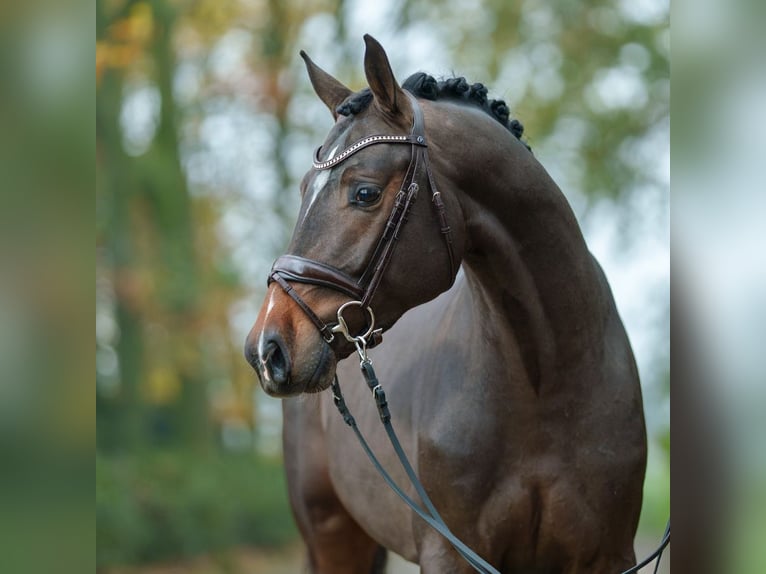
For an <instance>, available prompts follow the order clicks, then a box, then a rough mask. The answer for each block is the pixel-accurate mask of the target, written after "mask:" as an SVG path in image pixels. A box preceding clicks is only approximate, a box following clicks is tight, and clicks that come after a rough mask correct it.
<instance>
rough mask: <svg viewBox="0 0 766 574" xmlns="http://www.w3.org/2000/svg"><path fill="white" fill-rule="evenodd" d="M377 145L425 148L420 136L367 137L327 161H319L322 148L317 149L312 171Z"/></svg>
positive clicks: (328, 167) (329, 165) (336, 163)
mask: <svg viewBox="0 0 766 574" xmlns="http://www.w3.org/2000/svg"><path fill="white" fill-rule="evenodd" d="M378 143H403V144H410V145H419V146H423V147H426V140H425V138H424V137H423V136H422V135H413V134H410V135H407V136H380V135H376V136H367V137H366V138H363V139H360V140H359V141H358V142H355V143H353V144H351V145H350V146H348V147H347V148H346V149H344V150H343V151H342V152H340V153H339V154H338V155H336V156H335V157H333V158H330V159H328V160H327V161H319V151H320V150H321V149H322V148H321V147H318V148H317V150H316V151H315V152H314V162H313V165H314V169H330V168H331V167H334V166H336V165H338V164H339V163H340V162H342V161H344V160H346V159H348V158H349V157H350V156H351V155H353V154H355V153H356V152H358V151H359V150H360V149H363V148H366V147H367V146H370V145H373V144H378Z"/></svg>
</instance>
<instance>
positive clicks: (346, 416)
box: [268, 92, 670, 574]
mask: <svg viewBox="0 0 766 574" xmlns="http://www.w3.org/2000/svg"><path fill="white" fill-rule="evenodd" d="M405 93H406V94H407V96H408V98H409V99H410V102H411V103H412V109H413V115H414V117H413V122H412V130H411V131H410V133H409V135H371V136H367V137H365V138H362V139H361V140H358V141H357V142H355V143H353V144H351V145H350V146H349V147H347V148H346V149H345V150H343V151H342V152H341V153H339V154H338V155H336V156H334V157H331V158H329V159H327V160H325V161H321V160H320V158H319V153H320V151H321V147H320V148H317V150H316V152H315V153H314V161H313V167H314V169H316V170H320V171H321V170H328V169H332V168H333V167H335V166H337V165H338V164H340V163H342V162H343V161H345V160H346V159H348V158H349V157H351V156H352V155H353V154H355V153H357V152H358V151H360V150H362V149H364V148H366V147H369V146H371V145H378V144H405V145H409V146H411V148H412V155H411V158H410V164H409V166H408V168H407V171H406V172H405V175H404V179H403V180H402V184H401V186H400V188H399V192H398V193H397V194H396V198H395V200H394V206H393V208H392V210H391V213H390V215H389V216H388V219H387V221H386V225H385V227H384V229H383V233H382V235H381V237H380V239H379V240H378V244H377V246H376V247H375V250H374V251H373V254H372V257H371V258H370V261H369V262H368V264H367V268H366V269H365V271H364V272H363V273H362V275H361V276H360V277H359V278H358V279H355V278H353V277H351V276H350V275H348V274H347V273H345V272H344V271H341V270H340V269H338V268H336V267H333V266H332V265H328V264H326V263H322V262H319V261H314V260H312V259H307V258H305V257H300V256H298V255H289V254H288V255H282V256H281V257H279V258H278V259H277V260H276V261H275V262H274V265H273V266H272V268H271V272H270V273H269V278H268V284H269V285H270V284H271V283H272V282H275V283H277V285H279V286H280V287H281V288H282V289H283V290H284V292H285V293H286V294H287V295H289V296H290V297H291V298H292V299H293V301H295V303H296V304H297V305H298V306H299V307H300V308H301V309H302V310H303V312H304V313H305V314H306V316H307V317H308V318H309V319H310V320H311V322H312V323H314V325H315V326H316V328H317V329H318V330H319V332H320V333H321V335H322V338H323V339H324V340H325V341H326V342H327V343H328V344H330V343H332V342H333V341H334V340H335V335H336V334H338V333H340V334H342V335H343V336H344V337H345V338H346V340H348V341H349V342H351V343H353V344H354V345H355V347H356V350H357V353H358V354H359V357H360V359H361V361H360V363H359V367H360V369H361V371H362V375H363V377H364V379H365V382H366V383H367V386H368V387H369V389H370V391H371V392H372V396H373V398H374V400H375V404H376V406H377V409H378V414H379V416H380V420H381V422H382V423H383V427H384V429H385V431H386V434H387V435H388V438H389V440H390V441H391V445H392V446H393V448H394V451H395V452H396V455H397V457H398V458H399V462H400V463H401V465H402V467H403V468H404V471H405V473H406V474H407V478H408V479H409V481H410V483H411V484H412V486H413V487H414V489H415V491H416V493H417V495H418V497H419V498H420V500H421V502H422V504H423V506H421V505H420V504H418V503H417V502H416V501H415V500H413V499H412V498H411V497H410V496H409V495H407V493H406V492H404V490H403V489H402V488H401V487H400V486H399V485H398V484H396V482H394V480H393V479H392V478H391V475H390V474H389V473H388V472H387V471H386V470H385V468H384V467H383V465H382V464H381V463H380V462H379V460H378V459H377V457H376V456H375V454H374V453H373V452H372V449H371V448H370V446H369V445H368V444H367V441H366V440H365V439H364V437H363V436H362V433H361V431H360V430H359V428H358V426H357V424H356V420H355V419H354V417H353V415H352V414H351V412H350V411H349V409H348V406H347V405H346V401H345V399H344V398H343V394H342V392H341V388H340V384H339V383H338V377H337V375H336V376H335V379H334V381H333V384H332V393H333V401H334V402H335V406H336V407H337V409H338V411H339V412H340V414H341V416H342V417H343V420H344V422H345V423H346V424H347V425H348V426H349V427H351V429H352V430H353V431H354V434H355V435H356V437H357V439H358V440H359V443H360V444H361V446H362V449H363V450H364V451H365V453H366V454H367V456H368V457H369V459H370V461H371V462H372V464H373V466H374V467H375V468H376V469H377V471H378V472H379V473H380V475H381V476H382V477H383V479H384V480H385V482H386V483H387V484H388V486H389V487H390V488H391V489H392V490H393V491H394V492H395V493H396V494H397V495H398V496H399V498H401V499H402V500H403V501H404V502H405V503H406V504H407V506H409V507H410V508H411V509H412V510H413V511H414V512H415V513H416V514H417V515H418V516H420V518H422V519H423V520H424V521H425V522H426V523H427V524H428V525H429V526H430V527H431V528H433V529H434V530H436V531H437V532H439V533H440V534H441V535H442V536H444V537H445V538H446V539H447V540H448V541H449V542H450V544H452V546H453V547H454V548H455V550H456V551H457V552H458V553H459V554H460V555H461V556H462V557H463V558H464V559H465V560H466V561H467V562H468V563H469V564H470V565H471V566H472V567H473V569H474V570H476V571H477V572H481V573H483V574H499V572H498V570H497V569H495V568H494V567H493V566H492V565H491V564H489V563H488V562H487V561H486V560H484V559H483V558H482V557H481V556H479V555H478V554H477V553H476V552H475V551H473V550H472V549H471V548H469V547H468V546H467V545H466V544H465V543H464V542H462V541H461V540H460V539H459V538H458V537H457V536H455V535H454V534H453V533H452V532H451V531H450V529H449V527H448V526H447V524H446V523H445V522H444V520H443V519H442V517H441V516H440V515H439V512H438V511H437V510H436V508H435V506H434V505H433V503H432V502H431V499H430V497H429V496H428V494H427V493H426V491H425V489H424V488H423V485H422V483H421V482H420V480H419V479H418V477H417V474H416V473H415V470H414V469H413V467H412V465H411V463H410V462H409V460H408V458H407V455H406V454H405V452H404V449H403V448H402V446H401V443H400V442H399V438H398V437H397V435H396V432H395V431H394V428H393V425H392V423H391V414H390V412H389V410H388V402H387V399H386V394H385V391H384V390H383V387H382V386H381V384H380V383H379V382H378V379H377V376H376V375H375V371H374V369H373V367H372V361H370V359H369V358H368V357H367V349H368V348H369V347H373V346H375V345H376V344H378V343H380V341H381V339H382V332H383V330H382V329H375V315H374V313H373V311H372V308H371V307H370V304H371V302H372V300H373V298H374V296H375V293H376V291H377V289H378V287H379V285H380V281H381V279H382V278H383V274H384V272H385V270H386V267H387V266H388V264H389V262H390V261H391V256H392V255H393V252H394V247H395V245H396V241H397V239H398V238H399V233H400V232H401V229H402V226H403V225H404V223H405V222H406V221H407V214H408V213H409V211H410V208H411V207H412V204H413V203H414V202H415V199H416V197H417V194H418V190H419V189H420V187H419V185H418V183H417V182H416V179H417V177H418V175H419V174H420V172H421V171H425V174H426V177H427V180H428V185H429V187H430V189H431V202H432V204H433V206H434V208H435V210H436V215H437V217H438V219H439V226H440V231H441V233H442V236H443V237H444V241H445V244H446V247H447V253H448V255H449V266H450V268H449V272H450V275H449V278H450V286H451V285H452V283H453V281H454V278H455V271H456V264H455V256H454V251H453V246H452V232H451V230H450V227H449V225H448V223H447V215H446V212H445V208H444V203H443V201H442V199H441V194H440V193H439V191H438V190H437V188H436V183H435V182H434V178H433V174H432V172H431V167H430V165H429V163H428V151H427V144H426V137H425V125H424V122H423V112H422V110H421V108H420V105H419V104H418V102H417V100H416V99H415V97H414V96H412V95H411V94H409V93H407V92H405ZM290 282H295V283H304V284H308V285H316V286H320V287H326V288H329V289H333V290H335V291H338V292H340V293H343V294H344V295H347V296H348V297H350V298H351V300H350V301H348V302H347V303H344V304H343V305H341V306H340V308H339V309H338V310H337V314H336V315H337V323H336V324H334V325H328V324H327V323H325V322H324V321H322V319H320V318H319V316H318V315H317V314H316V313H315V312H314V311H313V310H312V309H311V307H310V306H309V305H308V304H307V303H306V302H305V301H304V300H303V299H302V298H301V296H300V295H299V294H298V293H297V292H296V291H295V289H294V288H293V287H292V285H291V284H290ZM350 306H357V307H360V308H361V309H363V310H365V311H366V312H367V315H368V318H369V322H368V325H367V327H366V330H365V331H364V332H363V333H361V334H357V335H352V334H351V333H350V332H349V328H348V324H347V323H346V321H345V319H344V317H343V312H344V311H345V309H347V308H348V307H350ZM669 540H670V521H668V526H667V530H666V532H665V536H664V537H663V540H662V542H661V544H660V547H659V548H658V549H657V550H656V551H655V552H654V553H652V555H650V556H649V557H648V558H646V559H645V560H643V561H642V562H641V563H639V564H636V565H635V566H634V567H632V568H630V569H628V570H626V571H625V572H623V573H622V574H631V573H633V572H637V571H638V570H640V569H641V568H643V567H644V566H646V565H647V564H649V563H650V562H651V561H652V560H654V559H656V560H657V567H659V559H660V557H661V556H662V551H663V550H664V549H665V547H666V546H667V544H668V542H669ZM656 571H657V569H656V568H655V572H656Z"/></svg>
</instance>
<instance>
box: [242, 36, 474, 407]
mask: <svg viewBox="0 0 766 574" xmlns="http://www.w3.org/2000/svg"><path fill="white" fill-rule="evenodd" d="M365 43H366V51H365V59H364V68H365V74H366V77H367V82H368V84H369V88H368V89H365V90H362V91H360V92H356V93H355V92H352V91H351V90H350V89H349V88H347V87H346V86H344V85H343V84H342V83H341V82H339V81H338V80H336V79H335V78H333V77H332V76H331V75H329V74H328V73H326V72H325V71H323V70H322V69H320V68H319V67H318V66H317V65H316V64H314V62H312V60H311V59H310V58H309V57H308V56H307V55H306V54H305V53H303V52H301V56H302V57H303V59H304V60H305V63H306V67H307V70H308V75H309V78H310V80H311V83H312V85H313V87H314V90H315V91H316V93H317V95H318V96H319V98H320V99H321V100H322V102H324V104H325V105H326V106H327V107H328V108H329V109H330V112H331V113H332V115H333V118H334V119H335V124H334V126H333V127H332V129H331V130H330V133H329V134H328V136H327V138H326V139H325V141H324V143H323V144H322V146H321V147H320V148H319V149H318V150H317V152H316V154H315V158H314V163H313V167H312V168H311V169H310V170H309V171H308V172H307V173H306V175H305V176H304V178H303V180H302V182H301V186H300V191H301V198H302V201H301V207H300V211H299V214H298V219H297V223H296V227H295V230H294V232H293V236H292V239H291V242H290V245H289V247H288V255H286V256H283V257H281V258H280V259H278V260H277V262H276V263H275V266H274V268H273V269H272V273H271V275H270V285H269V288H268V291H267V293H266V297H265V300H264V303H263V306H262V307H261V310H260V313H259V315H258V318H257V320H256V322H255V325H254V326H253V328H252V330H251V331H250V334H249V335H248V337H247V341H246V344H245V355H246V357H247V359H248V361H249V362H250V364H251V365H252V366H253V368H254V369H255V370H256V372H257V373H258V376H259V378H260V382H261V385H262V387H263V389H264V390H265V391H266V392H267V393H268V394H270V395H273V396H282V397H284V396H290V395H295V394H299V393H302V392H318V391H321V390H323V389H326V388H327V387H329V386H330V384H331V383H332V380H333V376H334V374H335V368H336V365H337V362H338V361H339V360H341V359H343V358H345V357H347V356H348V355H350V354H351V353H353V352H354V350H355V348H356V349H357V350H360V346H362V347H366V346H367V345H369V344H373V343H374V341H373V340H372V339H373V336H374V335H379V334H380V333H381V332H382V331H385V330H386V329H388V328H390V327H391V326H392V325H393V324H394V323H395V322H396V321H397V320H398V319H399V318H400V317H401V316H402V314H404V313H405V312H406V311H407V310H409V309H411V308H413V307H415V306H417V305H420V304H422V303H424V302H426V301H429V300H430V299H433V298H434V297H436V296H437V295H439V294H440V293H442V292H443V291H445V290H447V289H448V288H449V287H450V286H451V285H452V283H453V281H454V279H455V275H456V273H457V268H458V266H459V263H460V258H461V255H462V248H463V244H464V233H465V230H464V224H463V218H462V214H461V213H460V206H459V203H458V201H457V199H456V198H455V196H454V195H453V194H452V190H451V184H450V182H449V181H447V179H446V178H441V179H440V178H439V177H438V174H434V173H433V172H432V170H431V166H430V164H429V159H428V153H427V145H428V143H429V138H428V135H429V134H430V133H432V131H433V130H434V129H435V126H433V127H431V126H429V127H430V128H431V129H429V132H428V134H427V133H426V131H425V121H424V115H423V112H422V111H421V105H422V104H420V103H418V102H417V100H415V98H414V97H413V96H411V95H410V94H409V93H408V92H406V91H405V90H403V89H402V88H401V87H400V85H399V84H398V83H397V81H396V79H395V77H394V74H393V72H392V70H391V65H390V63H389V61H388V57H387V56H386V53H385V51H384V50H383V48H382V46H381V45H380V44H379V43H378V42H377V41H376V40H375V39H373V38H372V37H370V36H365ZM437 183H438V185H439V189H438V191H437V189H436V187H437ZM416 199H418V200H419V201H415V200H416ZM346 304H348V305H346ZM341 307H343V311H342V312H341V313H339V309H341ZM341 325H342V327H343V328H339V326H341ZM373 331H374V334H373Z"/></svg>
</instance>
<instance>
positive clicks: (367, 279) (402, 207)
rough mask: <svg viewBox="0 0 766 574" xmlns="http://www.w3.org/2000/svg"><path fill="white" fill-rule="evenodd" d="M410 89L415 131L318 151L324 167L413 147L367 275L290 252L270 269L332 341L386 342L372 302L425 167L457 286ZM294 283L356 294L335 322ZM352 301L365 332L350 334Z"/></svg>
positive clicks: (438, 196) (420, 119)
mask: <svg viewBox="0 0 766 574" xmlns="http://www.w3.org/2000/svg"><path fill="white" fill-rule="evenodd" d="M405 93H406V94H407V97H408V98H409V100H410V103H411V104H412V110H413V121H412V130H411V131H410V133H409V134H408V135H370V136H367V137H364V138H362V139H360V140H358V141H356V142H354V143H353V144H351V145H350V146H348V147H347V148H346V149H344V150H343V151H342V152H340V153H339V154H337V155H336V156H333V157H331V158H329V159H327V160H326V161H321V160H320V158H319V154H320V151H321V147H320V148H317V150H316V152H315V153H314V162H313V167H314V169H315V170H319V171H321V170H329V169H332V168H334V167H335V166H337V165H338V164H340V163H342V162H344V161H345V160H347V159H348V158H350V157H351V156H352V155H354V154H355V153H357V152H359V151H361V150H363V149H365V148H366V147H369V146H372V145H378V144H405V145H409V146H411V148H412V152H411V157H410V164H409V167H408V168H407V171H406V172H405V174H404V179H403V180H402V184H401V186H400V188H399V192H398V193H397V194H396V198H395V200H394V206H393V208H392V209H391V214H390V215H389V216H388V220H387V221H386V225H385V227H384V228H383V233H382V234H381V237H380V239H379V240H378V243H377V246H376V247H375V250H374V251H373V254H372V257H371V258H370V260H369V262H368V263H367V268H366V269H365V271H364V272H363V273H362V275H361V276H360V277H359V278H358V279H356V278H354V277H351V276H350V275H348V274H347V273H344V272H343V271H341V270H340V269H338V268H336V267H333V266H332V265H328V264H327V263H322V262H319V261H314V260H312V259H307V258H305V257H300V256H298V255H289V254H288V255H282V256H281V257H279V258H278V259H277V260H276V261H275V262H274V265H273V266H272V268H271V272H270V273H269V279H268V284H271V283H272V282H275V283H277V285H279V286H280V287H281V288H282V289H283V290H284V292H285V293H286V294H287V295H289V296H290V297H291V298H292V299H293V301H295V302H296V303H297V304H298V306H299V307H300V308H301V309H302V310H303V312H304V313H305V314H306V316H307V317H308V318H309V319H310V320H311V322H312V323H313V324H314V325H315V326H316V328H317V329H319V332H320V333H321V334H322V337H323V338H324V340H325V341H326V342H327V343H332V342H333V341H334V340H335V334H336V333H342V334H343V335H344V336H345V337H346V339H348V340H349V341H351V342H354V343H356V344H357V346H358V345H359V344H360V343H361V344H363V345H365V346H373V345H375V344H377V343H379V342H380V339H381V336H382V329H377V330H376V329H375V328H374V325H375V314H374V313H373V311H372V308H371V307H370V304H371V302H372V300H373V298H374V297H375V293H376V292H377V289H378V287H379V286H380V282H381V279H382V278H383V274H384V273H385V271H386V268H387V267H388V264H389V262H390V261H391V257H392V255H393V252H394V248H395V246H396V241H397V239H399V234H400V232H401V229H402V226H403V225H404V223H405V222H406V221H407V215H408V213H409V211H410V208H411V207H412V204H413V203H414V202H415V199H416V197H417V194H418V190H419V189H420V186H419V184H418V183H417V180H418V177H419V176H420V174H421V172H425V175H426V178H427V180H428V185H429V187H430V189H431V203H432V204H433V206H434V209H435V210H436V215H437V217H438V219H439V226H440V230H441V233H442V236H443V237H444V241H445V244H446V246H447V253H448V255H449V285H450V286H451V285H452V282H453V281H454V277H455V270H456V267H455V266H456V263H455V255H454V250H453V246H452V232H451V230H450V226H449V225H448V223H447V214H446V212H445V208H444V202H443V201H442V198H441V193H440V192H439V191H438V190H437V188H436V183H435V182H434V178H433V173H432V172H431V166H430V164H429V162H428V149H427V148H428V145H427V143H426V136H425V124H424V122H423V111H422V110H421V108H420V105H419V104H418V102H417V100H416V99H415V97H414V96H412V95H411V94H409V93H408V92H405ZM291 282H295V283H305V284H309V285H317V286H320V287H326V288H329V289H333V290H335V291H338V292H340V293H343V294H344V295H346V296H348V297H350V298H351V299H352V300H351V301H349V302H348V303H345V304H344V305H342V306H341V307H340V308H339V309H338V311H337V319H338V322H337V323H336V324H334V325H328V324H327V323H325V322H324V321H322V319H320V318H319V316H318V315H317V314H316V313H315V312H314V311H313V310H312V309H311V307H310V306H309V305H308V304H307V303H306V302H305V301H304V300H303V299H302V298H301V296H300V295H299V294H298V293H297V292H296V290H295V289H294V288H293V286H292V285H291V284H290V283H291ZM349 306H358V307H360V308H361V309H363V310H364V311H366V312H367V315H368V325H367V329H366V331H365V332H364V333H362V334H357V335H352V334H350V333H349V331H348V325H347V323H346V321H345V320H344V318H343V311H344V310H345V309H346V308H348V307H349Z"/></svg>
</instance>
